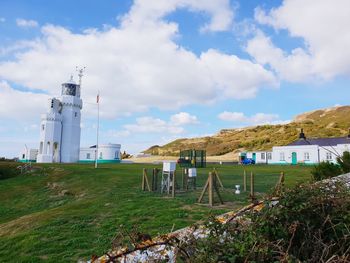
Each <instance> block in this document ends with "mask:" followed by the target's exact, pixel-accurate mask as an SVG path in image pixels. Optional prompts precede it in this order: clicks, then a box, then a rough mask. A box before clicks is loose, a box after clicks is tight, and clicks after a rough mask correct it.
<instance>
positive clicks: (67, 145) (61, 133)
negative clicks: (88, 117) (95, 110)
mask: <svg viewBox="0 0 350 263" xmlns="http://www.w3.org/2000/svg"><path fill="white" fill-rule="evenodd" d="M82 107H83V102H82V100H81V98H80V85H78V84H76V83H75V82H74V81H73V78H71V79H70V80H69V81H68V82H66V83H63V84H62V91H61V97H60V98H58V99H56V98H52V99H49V103H48V111H47V113H45V114H42V115H41V124H40V146H39V154H38V157H37V162H38V163H52V162H57V163H59V162H62V163H74V162H78V161H79V149H80V120H81V113H80V111H81V109H82Z"/></svg>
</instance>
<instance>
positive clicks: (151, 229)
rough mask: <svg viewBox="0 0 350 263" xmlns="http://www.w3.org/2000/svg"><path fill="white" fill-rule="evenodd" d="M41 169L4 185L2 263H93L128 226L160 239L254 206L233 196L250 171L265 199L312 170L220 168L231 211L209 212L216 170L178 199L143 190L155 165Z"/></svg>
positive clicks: (0, 188) (0, 193)
mask: <svg viewBox="0 0 350 263" xmlns="http://www.w3.org/2000/svg"><path fill="white" fill-rule="evenodd" d="M37 166H38V165H37ZM40 167H43V169H42V170H39V171H38V172H36V173H33V174H27V175H21V176H17V177H13V178H9V179H4V180H0V262H41V261H46V262H72V261H73V262H76V261H77V260H79V259H85V260H87V259H89V258H90V257H91V255H94V254H95V255H101V254H103V253H104V252H106V251H107V250H109V249H110V247H111V241H112V239H113V237H114V236H115V235H116V233H118V229H120V227H121V225H123V227H124V228H125V227H126V228H130V229H131V228H135V227H137V228H138V229H139V230H140V231H141V232H143V233H149V234H151V235H152V236H155V235H157V234H162V233H167V232H170V231H171V229H172V228H173V227H174V230H175V229H179V228H182V227H185V226H187V225H190V224H192V223H194V222H198V221H200V220H205V219H206V218H207V217H208V216H209V215H210V214H221V213H224V212H226V211H229V210H233V209H237V208H239V207H241V206H243V205H245V204H247V203H248V202H249V201H248V194H247V193H242V194H241V195H234V194H233V190H232V189H233V186H234V185H235V184H240V185H242V182H243V179H242V178H243V177H242V174H243V169H244V168H245V169H246V171H247V172H248V173H249V172H250V171H253V172H254V173H255V174H256V178H255V182H256V186H255V190H256V192H257V194H258V196H259V197H260V198H261V196H262V195H263V194H264V193H266V192H268V191H270V189H271V188H272V187H273V186H274V185H275V184H276V182H277V180H278V175H279V173H280V172H281V171H284V172H285V174H286V180H285V181H286V185H289V186H291V185H293V184H296V183H297V182H302V181H307V180H309V179H310V167H306V166H294V167H292V166H249V167H242V166H228V165H227V166H226V165H223V166H216V167H217V169H218V172H219V175H220V177H221V180H222V182H223V184H224V186H225V188H226V189H225V190H224V191H223V192H222V195H223V199H224V201H225V205H224V206H218V207H214V208H209V207H208V206H205V205H199V204H197V203H196V200H197V198H198V196H199V194H200V191H201V189H200V188H201V187H203V185H204V183H205V181H206V179H207V175H208V172H209V171H210V170H211V169H212V168H213V166H209V167H208V168H205V169H199V170H198V179H197V186H198V188H199V189H197V190H196V191H191V192H187V193H180V194H178V195H177V196H176V198H175V199H172V198H169V197H167V196H164V195H163V196H162V195H160V194H159V193H149V192H142V191H141V176H142V168H153V167H157V166H155V165H144V164H113V165H107V164H105V165H100V168H99V169H94V168H93V166H92V165H86V164H84V165H82V164H79V165H77V164H73V165H41V166H40ZM158 168H160V166H158ZM180 177H181V176H178V178H179V179H180ZM248 187H249V185H248Z"/></svg>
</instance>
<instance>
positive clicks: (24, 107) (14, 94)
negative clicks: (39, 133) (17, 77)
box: [0, 81, 49, 122]
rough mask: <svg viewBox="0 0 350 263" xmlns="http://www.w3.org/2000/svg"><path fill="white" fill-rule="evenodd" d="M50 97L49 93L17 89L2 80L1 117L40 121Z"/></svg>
mask: <svg viewBox="0 0 350 263" xmlns="http://www.w3.org/2000/svg"><path fill="white" fill-rule="evenodd" d="M48 99H49V96H48V95H45V94H38V93H33V92H24V91H19V90H15V89H13V88H11V87H10V85H9V84H8V83H7V82H6V81H0V105H1V107H0V118H2V119H10V120H21V121H27V120H30V121H32V120H33V121H34V120H36V121H38V122H40V113H45V112H46V110H47V101H48Z"/></svg>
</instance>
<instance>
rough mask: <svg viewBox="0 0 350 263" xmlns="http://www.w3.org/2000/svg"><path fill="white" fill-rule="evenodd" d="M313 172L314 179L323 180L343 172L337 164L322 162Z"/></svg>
mask: <svg viewBox="0 0 350 263" xmlns="http://www.w3.org/2000/svg"><path fill="white" fill-rule="evenodd" d="M311 174H312V177H313V180H314V181H321V180H324V179H328V178H332V177H334V176H338V175H340V174H342V169H341V168H340V166H339V165H337V164H334V163H331V162H321V163H319V164H318V165H316V166H315V167H314V168H313V170H312V171H311Z"/></svg>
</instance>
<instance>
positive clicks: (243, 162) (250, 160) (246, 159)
mask: <svg viewBox="0 0 350 263" xmlns="http://www.w3.org/2000/svg"><path fill="white" fill-rule="evenodd" d="M242 164H245V165H247V164H255V160H254V159H252V158H244V159H243V160H242Z"/></svg>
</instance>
